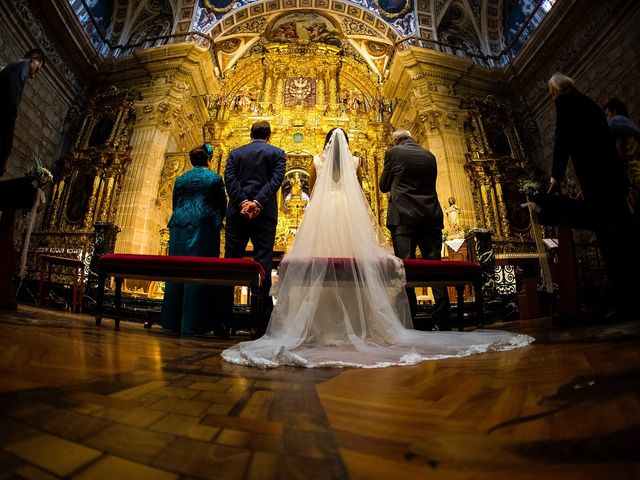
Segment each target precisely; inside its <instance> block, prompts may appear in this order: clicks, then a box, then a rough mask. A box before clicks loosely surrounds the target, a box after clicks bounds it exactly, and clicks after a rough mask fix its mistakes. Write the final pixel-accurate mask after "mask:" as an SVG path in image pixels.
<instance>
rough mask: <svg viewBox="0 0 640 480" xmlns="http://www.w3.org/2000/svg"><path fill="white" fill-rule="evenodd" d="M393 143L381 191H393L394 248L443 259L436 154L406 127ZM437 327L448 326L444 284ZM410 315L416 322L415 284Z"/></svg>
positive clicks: (401, 253)
mask: <svg viewBox="0 0 640 480" xmlns="http://www.w3.org/2000/svg"><path fill="white" fill-rule="evenodd" d="M393 142H394V144H395V145H394V146H393V147H391V148H390V149H388V150H387V153H386V155H385V157H384V169H383V171H382V176H381V177H380V191H381V192H383V193H386V192H391V195H390V196H389V208H388V210H387V228H389V231H390V232H391V239H392V242H393V250H394V252H395V254H396V255H397V256H398V257H400V258H416V247H419V248H420V252H421V253H422V258H424V259H429V260H440V258H441V250H442V229H443V228H444V220H443V218H444V216H443V213H442V208H441V207H440V202H439V201H438V194H437V193H436V178H437V177H438V167H437V164H436V157H435V156H434V155H433V154H432V153H431V152H429V151H428V150H425V149H424V148H422V147H421V146H420V145H418V144H417V143H416V142H415V140H413V138H411V133H409V131H407V130H398V131H396V132H394V133H393ZM432 290H433V297H434V299H435V308H434V311H433V323H434V327H435V328H436V329H438V330H449V329H450V326H449V310H450V304H449V294H448V292H447V289H446V288H444V287H440V288H433V289H432ZM407 296H408V297H409V306H410V307H411V316H412V318H413V320H414V322H415V318H416V312H417V309H418V302H417V299H416V293H415V290H414V289H413V288H408V289H407Z"/></svg>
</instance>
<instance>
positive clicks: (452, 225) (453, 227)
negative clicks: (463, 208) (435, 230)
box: [444, 197, 462, 238]
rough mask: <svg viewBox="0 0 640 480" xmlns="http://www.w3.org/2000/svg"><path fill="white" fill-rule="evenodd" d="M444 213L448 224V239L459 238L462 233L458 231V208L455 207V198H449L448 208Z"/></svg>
mask: <svg viewBox="0 0 640 480" xmlns="http://www.w3.org/2000/svg"><path fill="white" fill-rule="evenodd" d="M444 213H445V215H446V216H447V222H448V223H449V229H450V237H451V238H453V237H456V236H459V235H460V234H461V233H462V231H461V229H460V208H459V207H458V206H457V205H456V199H455V197H449V206H448V207H447V209H446V210H445V211H444Z"/></svg>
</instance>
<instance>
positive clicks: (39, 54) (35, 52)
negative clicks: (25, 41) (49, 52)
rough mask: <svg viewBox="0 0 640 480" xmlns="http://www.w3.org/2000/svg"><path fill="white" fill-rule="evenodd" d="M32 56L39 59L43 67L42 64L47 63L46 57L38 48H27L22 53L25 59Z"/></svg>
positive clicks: (29, 58)
mask: <svg viewBox="0 0 640 480" xmlns="http://www.w3.org/2000/svg"><path fill="white" fill-rule="evenodd" d="M33 57H35V58H37V59H38V60H40V62H42V66H43V67H44V64H45V63H47V57H46V56H45V54H44V52H43V51H42V50H41V49H40V48H32V49H31V50H29V51H28V52H27V53H25V54H24V58H25V59H27V60H31V59H32V58H33Z"/></svg>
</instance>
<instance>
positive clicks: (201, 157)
mask: <svg viewBox="0 0 640 480" xmlns="http://www.w3.org/2000/svg"><path fill="white" fill-rule="evenodd" d="M189 160H191V165H193V166H194V167H206V166H207V161H208V160H209V156H208V155H207V152H205V151H204V149H203V148H202V147H198V148H194V149H193V150H191V151H190V152H189Z"/></svg>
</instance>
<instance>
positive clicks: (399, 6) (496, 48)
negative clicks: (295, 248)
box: [70, 0, 555, 55]
mask: <svg viewBox="0 0 640 480" xmlns="http://www.w3.org/2000/svg"><path fill="white" fill-rule="evenodd" d="M70 1H71V4H72V5H73V4H74V3H76V4H78V3H80V0H70ZM554 2H555V0H85V3H86V4H87V6H88V7H89V10H90V11H91V13H92V14H93V17H94V19H95V21H96V22H97V23H98V28H99V29H100V31H101V33H102V34H103V35H104V36H105V37H106V38H108V39H109V41H110V42H111V43H112V44H114V45H116V44H119V45H125V44H129V45H131V44H134V43H136V41H139V40H141V39H142V38H145V37H147V38H151V37H156V36H161V35H167V34H180V33H186V32H189V31H198V32H202V33H204V34H207V35H211V36H212V37H213V38H214V39H223V38H229V37H230V36H233V35H240V34H247V33H254V34H263V33H264V32H265V30H266V27H267V25H269V24H270V23H272V22H273V21H274V20H275V19H276V18H278V17H280V16H282V15H284V14H286V13H294V12H298V13H300V12H318V13H323V14H325V15H327V16H328V17H329V18H333V19H335V20H336V21H337V23H339V24H340V26H341V30H342V31H343V32H345V33H347V34H348V35H356V36H362V37H368V38H370V39H373V38H379V39H383V40H385V41H386V42H388V43H391V44H394V43H395V42H397V41H399V40H402V39H406V38H410V37H418V38H421V39H425V40H427V41H435V42H441V43H445V44H448V45H452V46H455V47H458V48H460V49H461V50H463V51H465V52H467V53H473V54H479V55H495V54H498V53H499V52H500V51H502V50H503V49H505V47H507V46H509V45H510V44H512V43H513V42H514V40H516V36H517V35H518V34H519V33H520V32H521V31H525V33H531V31H532V30H533V29H534V28H535V26H537V24H538V23H539V22H540V20H541V19H542V17H543V16H544V14H545V13H546V12H547V11H548V10H550V9H551V7H552V6H553V4H554ZM81 21H83V19H81ZM84 21H87V19H86V18H85V19H84ZM527 21H528V23H527ZM525 24H526V25H525Z"/></svg>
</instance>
